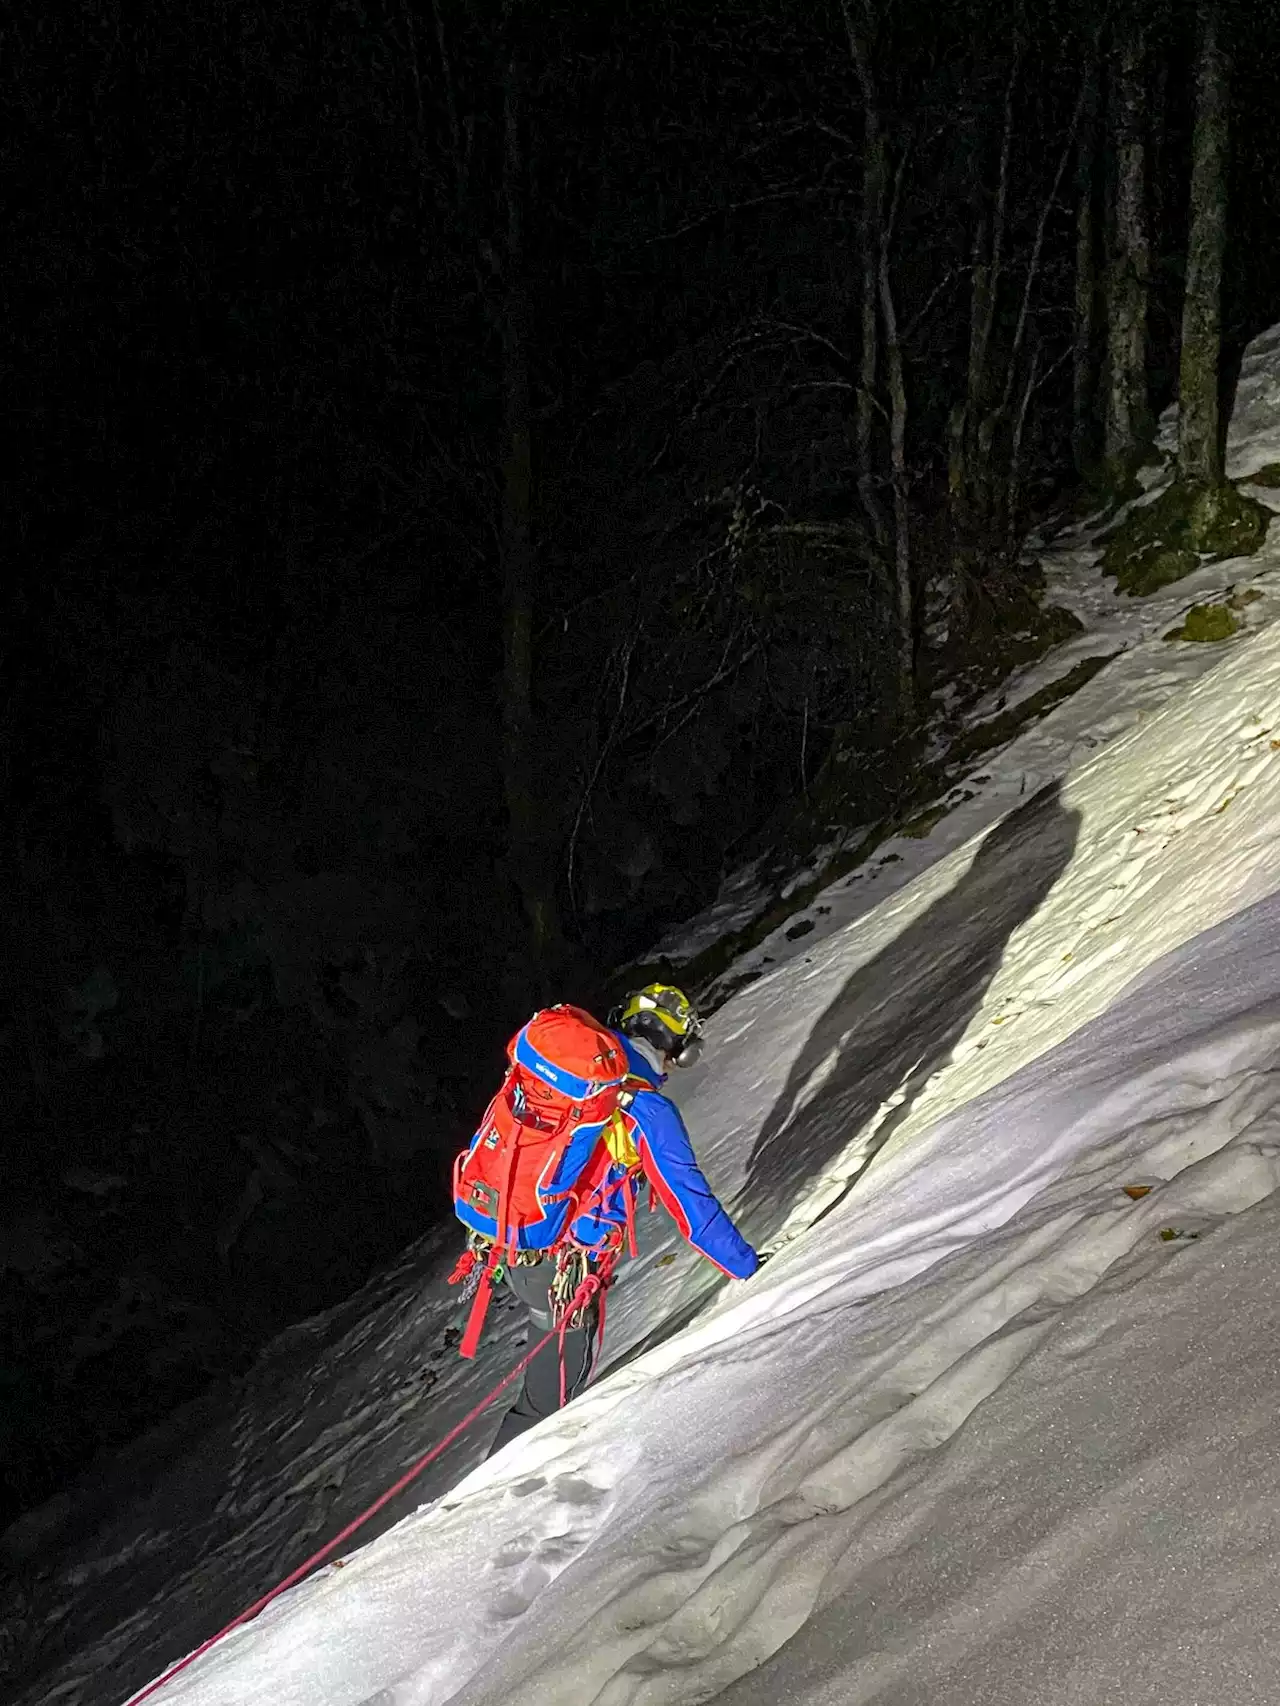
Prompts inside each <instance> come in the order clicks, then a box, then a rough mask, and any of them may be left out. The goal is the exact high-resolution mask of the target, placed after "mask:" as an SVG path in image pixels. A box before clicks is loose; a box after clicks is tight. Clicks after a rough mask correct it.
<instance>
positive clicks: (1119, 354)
mask: <svg viewBox="0 0 1280 1706" xmlns="http://www.w3.org/2000/svg"><path fill="white" fill-rule="evenodd" d="M1119 31H1120V33H1119V38H1118V41H1117V43H1116V47H1115V51H1114V53H1113V55H1112V66H1111V91H1110V94H1111V101H1110V106H1111V141H1112V148H1113V151H1114V155H1115V187H1114V196H1115V200H1114V206H1113V217H1112V230H1111V245H1112V247H1111V255H1110V261H1109V265H1108V269H1107V366H1108V372H1107V415H1106V455H1107V461H1108V462H1109V463H1110V464H1111V465H1112V467H1113V468H1116V469H1119V468H1121V467H1124V466H1125V465H1127V464H1128V463H1129V462H1130V460H1131V459H1132V457H1133V453H1134V451H1135V450H1136V449H1137V447H1138V445H1139V444H1140V443H1141V442H1142V439H1143V437H1144V435H1145V433H1146V431H1147V429H1148V426H1149V411H1148V405H1147V283H1148V276H1149V271H1150V266H1149V261H1150V253H1149V251H1150V245H1149V241H1148V235H1147V208H1146V133H1145V119H1146V96H1145V88H1144V80H1143V73H1144V69H1145V64H1146V40H1145V35H1144V32H1143V27H1142V25H1141V24H1140V23H1139V22H1138V21H1137V20H1136V19H1130V20H1129V21H1127V22H1125V23H1122V24H1121V25H1120V26H1119Z"/></svg>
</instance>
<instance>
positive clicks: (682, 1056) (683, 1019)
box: [614, 983, 702, 1066]
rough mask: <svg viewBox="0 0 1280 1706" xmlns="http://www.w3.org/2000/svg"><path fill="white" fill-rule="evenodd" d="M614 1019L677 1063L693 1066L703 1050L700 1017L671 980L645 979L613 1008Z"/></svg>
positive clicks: (625, 1032) (631, 1034)
mask: <svg viewBox="0 0 1280 1706" xmlns="http://www.w3.org/2000/svg"><path fill="white" fill-rule="evenodd" d="M614 1023H615V1024H616V1025H617V1028H618V1029H619V1030H620V1031H622V1032H623V1033H624V1034H625V1035H626V1036H629V1037H638V1038H642V1039H643V1040H644V1041H645V1042H647V1043H650V1044H651V1045H652V1046H653V1047H654V1048H656V1049H657V1050H658V1051H659V1052H660V1053H661V1054H664V1055H666V1056H667V1058H668V1059H670V1060H671V1061H672V1062H673V1063H674V1064H675V1065H676V1066H692V1065H693V1063H694V1061H695V1060H697V1058H698V1056H699V1055H700V1054H701V1052H702V1043H701V1037H702V1020H701V1019H700V1018H699V1017H698V1012H697V1009H696V1008H695V1007H694V1005H693V1003H692V1001H690V999H689V997H688V996H687V995H686V994H685V993H684V991H683V990H682V989H677V988H676V986H675V985H674V984H673V983H646V984H645V986H644V988H643V989H637V990H635V991H634V992H633V993H632V994H631V995H628V997H627V999H626V1000H625V1001H624V1002H623V1004H622V1006H621V1007H620V1008H618V1009H616V1013H615V1016H614Z"/></svg>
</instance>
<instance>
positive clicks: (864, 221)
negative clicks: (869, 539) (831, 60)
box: [841, 0, 885, 547]
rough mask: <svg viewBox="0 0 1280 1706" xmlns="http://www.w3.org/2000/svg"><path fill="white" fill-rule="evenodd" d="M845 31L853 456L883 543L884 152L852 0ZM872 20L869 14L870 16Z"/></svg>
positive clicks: (845, 5)
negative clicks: (855, 320)
mask: <svg viewBox="0 0 1280 1706" xmlns="http://www.w3.org/2000/svg"><path fill="white" fill-rule="evenodd" d="M841 13H842V15H843V17H844V26H845V35H846V37H847V39H848V43H849V54H850V57H851V59H852V60H853V65H854V70H855V71H856V73H857V77H858V86H859V88H860V89H861V91H862V210H861V214H860V217H859V220H858V249H859V261H860V265H861V269H862V277H861V294H860V299H859V309H860V327H859V341H858V348H859V356H858V396H857V403H856V406H855V411H854V457H855V464H856V476H857V482H858V496H859V498H860V500H861V502H862V507H863V510H864V511H865V512H866V515H867V519H868V521H869V522H870V523H871V530H872V533H873V535H874V536H875V540H876V544H877V545H878V546H881V547H883V545H884V543H885V524H884V515H883V513H882V510H881V507H880V501H879V498H878V497H877V496H876V489H875V475H876V469H875V438H874V431H875V394H876V371H877V367H878V364H879V320H878V308H877V302H878V297H879V288H880V284H879V280H880V238H881V232H882V229H883V226H884V188H885V154H884V137H883V135H882V134H881V130H880V114H879V108H878V106H877V102H876V90H875V83H874V80H873V78H872V74H871V51H870V43H869V40H868V37H867V35H864V33H863V30H862V28H861V27H860V26H859V24H858V23H857V22H856V20H855V19H854V15H853V8H852V5H851V3H850V0H841ZM867 23H868V25H869V23H870V15H869V13H868V15H867Z"/></svg>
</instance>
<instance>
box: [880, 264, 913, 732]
mask: <svg viewBox="0 0 1280 1706" xmlns="http://www.w3.org/2000/svg"><path fill="white" fill-rule="evenodd" d="M879 283H880V312H881V314H882V316H883V318H884V352H885V363H886V366H887V368H888V374H889V469H890V478H891V481H892V485H893V590H894V615H895V618H896V626H897V635H896V639H897V668H896V671H895V674H896V677H897V689H898V693H897V698H898V715H899V717H900V719H901V721H902V722H903V723H904V724H905V723H909V722H910V721H911V720H912V719H913V718H914V716H915V709H916V693H915V601H914V599H913V597H912V591H911V516H910V509H909V507H908V503H907V386H906V377H905V374H904V372H903V364H902V344H901V341H900V339H899V337H898V314H897V309H896V306H895V304H894V299H893V283H892V279H891V278H890V275H889V234H888V232H887V231H886V232H885V234H884V238H883V240H882V241H881V244H880V265H879Z"/></svg>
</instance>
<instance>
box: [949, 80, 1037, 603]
mask: <svg viewBox="0 0 1280 1706" xmlns="http://www.w3.org/2000/svg"><path fill="white" fill-rule="evenodd" d="M1019 63H1020V61H1019V59H1017V58H1015V60H1014V62H1013V64H1012V66H1011V67H1010V70H1009V80H1008V82H1007V84H1006V85H1005V94H1004V123H1003V126H1002V128H1001V137H1000V166H999V176H998V178H997V180H996V192H995V202H994V205H993V207H992V210H991V216H990V221H989V222H988V218H987V216H986V215H985V213H984V214H983V215H981V216H980V217H979V219H978V222H977V227H976V229H975V232H974V239H973V262H972V266H971V269H970V296H969V360H968V366H967V368H966V373H965V395H964V400H963V401H962V402H960V403H958V404H957V405H956V406H955V408H954V409H953V410H952V412H951V417H950V420H949V422H948V458H947V460H948V468H947V481H948V493H949V498H950V510H951V541H952V544H951V624H950V625H951V629H952V632H953V633H955V634H956V635H964V634H967V633H968V632H969V631H970V630H971V629H972V627H973V625H974V616H975V610H976V602H975V595H976V593H977V589H978V583H979V581H980V579H981V573H982V562H983V548H984V542H985V541H987V540H989V538H990V534H991V520H992V507H991V497H992V482H991V467H990V462H991V447H992V442H993V435H994V430H995V424H996V423H995V419H994V417H993V414H992V407H991V405H992V394H993V390H994V386H993V383H992V377H991V339H992V333H993V331H994V329H995V321H996V307H997V304H998V301H999V295H1000V281H1001V276H1002V272H1003V265H1004V234H1005V217H1006V210H1007V207H1008V200H1009V168H1010V161H1011V158H1012V153H1013V128H1014V96H1015V93H1016V90H1017V81H1018V70H1019Z"/></svg>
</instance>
